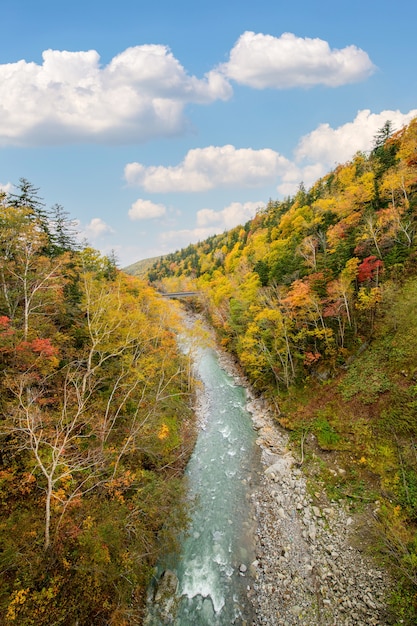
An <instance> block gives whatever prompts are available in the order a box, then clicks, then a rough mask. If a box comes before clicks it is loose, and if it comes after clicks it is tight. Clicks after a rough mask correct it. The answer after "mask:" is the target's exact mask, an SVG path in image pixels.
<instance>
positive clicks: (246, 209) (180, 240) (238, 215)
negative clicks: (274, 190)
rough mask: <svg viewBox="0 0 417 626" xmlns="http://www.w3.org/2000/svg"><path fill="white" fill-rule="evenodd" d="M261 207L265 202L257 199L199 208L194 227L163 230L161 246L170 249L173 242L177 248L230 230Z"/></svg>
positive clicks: (251, 216) (246, 219)
mask: <svg viewBox="0 0 417 626" xmlns="http://www.w3.org/2000/svg"><path fill="white" fill-rule="evenodd" d="M263 207H265V203H264V202H262V201H259V202H244V203H242V202H232V203H231V204H230V205H229V206H226V207H224V209H221V210H219V211H215V210H213V209H201V210H200V211H198V212H197V221H196V227H195V228H186V229H181V230H169V231H165V232H163V233H161V234H160V237H159V238H160V241H161V243H162V245H163V246H168V248H169V249H172V245H173V244H175V247H176V249H178V248H181V247H184V246H186V245H188V244H189V243H197V242H198V241H204V239H207V237H210V236H211V235H216V234H219V233H222V232H224V231H226V230H230V229H231V228H234V227H235V226H238V225H239V224H242V225H243V224H245V223H246V222H247V221H248V220H250V219H252V218H253V217H254V216H255V214H256V211H257V210H258V209H260V208H263Z"/></svg>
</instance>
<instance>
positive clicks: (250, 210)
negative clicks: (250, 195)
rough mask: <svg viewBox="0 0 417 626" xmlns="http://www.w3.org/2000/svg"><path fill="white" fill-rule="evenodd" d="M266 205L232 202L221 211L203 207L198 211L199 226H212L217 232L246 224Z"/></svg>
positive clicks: (262, 203)
mask: <svg viewBox="0 0 417 626" xmlns="http://www.w3.org/2000/svg"><path fill="white" fill-rule="evenodd" d="M263 207H265V202H262V201H259V202H244V203H242V202H232V203H231V204H229V206H227V207H225V208H224V209H222V210H221V211H214V210H213V209H201V210H200V211H198V212H197V226H198V227H200V228H207V227H209V226H212V227H213V228H214V229H215V230H216V232H222V231H223V230H230V229H231V228H234V227H235V226H237V225H238V224H245V222H247V221H248V220H250V219H252V218H253V217H254V216H255V214H256V211H257V210H258V209H259V208H263Z"/></svg>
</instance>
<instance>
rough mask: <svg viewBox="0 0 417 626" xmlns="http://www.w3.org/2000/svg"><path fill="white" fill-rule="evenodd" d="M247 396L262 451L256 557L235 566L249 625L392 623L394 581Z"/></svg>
mask: <svg viewBox="0 0 417 626" xmlns="http://www.w3.org/2000/svg"><path fill="white" fill-rule="evenodd" d="M221 360H222V365H223V367H225V368H226V369H228V370H229V372H230V373H232V374H233V375H234V376H235V380H236V382H238V383H239V384H241V385H244V386H245V387H246V388H247V389H248V385H247V382H246V381H245V379H244V378H243V377H242V376H240V374H239V372H238V369H237V368H236V367H235V366H234V364H233V361H232V360H231V359H229V358H228V357H227V356H225V355H223V357H222V358H221ZM248 398H249V399H248V410H249V411H250V413H251V414H252V418H253V424H254V428H255V429H256V430H257V431H258V439H257V444H258V445H259V446H260V448H261V453H262V471H261V476H259V477H257V479H256V480H254V485H255V486H254V491H253V493H252V503H251V504H252V507H250V508H251V510H252V515H253V516H254V521H255V525H256V538H255V543H256V545H255V554H256V559H255V560H254V561H253V562H252V563H251V564H248V565H247V566H246V564H244V565H243V567H242V568H241V571H240V575H241V576H246V578H247V593H248V597H249V599H250V601H251V604H252V606H253V609H254V616H255V617H254V619H253V620H252V621H251V624H252V626H258V625H259V626H261V625H262V626H263V625H264V626H280V625H282V626H284V625H285V626H292V625H297V626H358V625H361V626H376V625H379V626H382V625H387V624H390V623H392V622H391V621H390V619H389V616H388V611H387V598H388V595H389V593H390V589H391V586H392V584H393V583H392V581H391V580H390V579H389V577H388V575H387V574H386V573H385V572H384V571H383V570H381V569H380V568H379V567H378V566H377V565H376V563H375V562H374V560H373V559H371V557H370V556H369V555H367V553H366V551H365V550H363V549H361V545H360V541H358V520H357V518H356V516H355V513H354V512H352V510H351V508H350V506H349V503H347V502H343V501H342V502H336V501H328V499H327V498H326V495H325V493H324V492H320V493H314V494H310V493H309V491H308V489H307V480H306V476H305V475H304V473H303V471H302V469H301V468H300V464H299V463H297V461H296V459H295V458H294V457H293V455H292V454H291V452H290V451H289V449H288V435H287V433H286V432H285V431H284V429H280V428H279V427H278V426H277V425H276V423H274V421H273V419H272V414H271V411H270V409H269V408H268V406H267V404H266V403H265V402H264V401H263V400H262V399H257V398H255V397H254V396H253V395H252V394H251V392H250V390H249V389H248ZM340 471H341V472H343V470H342V469H340ZM375 506H377V503H376V504H375ZM361 533H365V534H366V528H365V529H364V528H362V529H361ZM361 536H362V537H363V536H364V535H363V534H362V535H361ZM358 544H359V545H358ZM246 567H247V569H246ZM243 626H249V622H246V623H244V624H243Z"/></svg>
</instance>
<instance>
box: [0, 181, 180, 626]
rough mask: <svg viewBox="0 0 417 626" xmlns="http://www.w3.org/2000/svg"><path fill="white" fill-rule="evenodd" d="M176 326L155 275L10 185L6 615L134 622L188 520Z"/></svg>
mask: <svg viewBox="0 0 417 626" xmlns="http://www.w3.org/2000/svg"><path fill="white" fill-rule="evenodd" d="M175 327H176V323H175V320H174V319H173V315H172V312H169V311H168V309H167V307H166V303H165V302H164V301H162V299H161V298H159V297H156V296H155V294H154V291H153V290H152V289H151V288H150V287H148V286H147V285H146V284H145V283H143V282H142V281H140V280H139V279H137V278H133V277H130V276H127V275H126V274H124V273H122V272H120V271H118V270H117V268H116V266H115V264H114V262H113V261H112V259H109V258H107V257H102V256H100V255H99V254H98V253H97V252H96V251H95V250H93V249H91V248H88V247H84V248H80V247H79V246H78V245H77V244H76V239H75V235H74V231H73V224H72V222H71V220H69V219H68V217H67V215H66V214H65V211H64V210H63V209H62V207H60V206H59V205H58V206H55V207H54V208H53V209H52V211H46V210H45V207H44V205H43V203H42V201H41V200H40V198H39V197H38V195H37V189H35V188H34V187H33V186H32V185H31V184H30V183H28V181H26V180H24V179H22V180H21V184H20V188H19V193H17V194H15V195H6V194H3V196H2V197H1V199H0V405H1V413H0V441H1V447H0V567H1V577H0V622H1V623H2V624H18V625H19V626H29V625H32V624H36V625H39V626H40V625H45V626H50V625H51V624H54V625H57V624H64V625H69V624H74V625H75V624H91V625H95V624H97V625H98V624H106V625H108V624H114V625H117V626H122V625H123V624H126V625H127V624H129V625H131V624H139V623H141V608H142V601H143V594H144V589H145V586H146V584H147V581H148V577H149V572H150V570H151V567H152V566H153V564H154V563H155V560H156V558H157V557H158V554H160V553H161V552H162V553H163V552H164V551H165V550H166V549H167V547H172V545H171V541H172V537H170V535H169V532H168V531H169V530H172V531H175V529H176V528H178V527H179V525H181V524H182V522H183V521H184V520H183V519H182V517H183V516H184V512H182V511H181V509H180V508H179V507H178V501H179V494H180V492H181V489H182V487H181V481H180V476H181V472H182V469H183V467H184V463H185V460H186V458H187V455H188V453H189V448H190V447H191V445H192V419H191V411H190V402H189V399H190V390H189V388H188V383H189V377H188V371H187V363H185V362H184V360H183V357H182V356H181V355H179V354H178V352H177V346H176V341H175V335H174V330H175ZM164 524H165V526H164V529H166V530H163V531H162V532H161V529H162V527H163V525H164ZM157 537H158V540H157Z"/></svg>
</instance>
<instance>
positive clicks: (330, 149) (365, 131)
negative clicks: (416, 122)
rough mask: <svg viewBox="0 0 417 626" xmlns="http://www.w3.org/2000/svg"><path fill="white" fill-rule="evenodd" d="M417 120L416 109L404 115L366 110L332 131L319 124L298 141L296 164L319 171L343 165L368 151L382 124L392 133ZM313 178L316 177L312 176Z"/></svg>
mask: <svg viewBox="0 0 417 626" xmlns="http://www.w3.org/2000/svg"><path fill="white" fill-rule="evenodd" d="M416 116H417V109H413V110H411V111H409V112H408V113H401V112H400V111H389V110H388V111H381V113H371V111H370V110H369V109H365V110H363V111H359V112H358V114H357V115H356V117H355V119H354V120H353V121H352V122H348V123H346V124H343V125H342V126H339V127H338V128H332V127H331V126H330V125H329V124H320V126H318V127H317V128H316V129H315V130H313V131H312V132H311V133H309V134H308V135H305V136H304V137H302V138H301V140H300V142H299V144H298V146H297V148H296V151H295V156H296V160H297V162H298V163H300V162H302V161H309V162H315V163H320V164H321V165H322V167H323V168H326V169H327V168H329V167H330V168H331V167H334V166H335V165H336V164H337V163H345V162H346V161H348V160H349V159H351V158H352V156H353V155H354V154H355V153H356V152H358V151H359V150H360V151H363V152H367V151H369V150H371V149H372V145H373V142H374V137H375V135H376V134H377V132H378V130H380V129H381V128H382V127H383V126H384V124H385V122H387V121H388V120H390V121H391V122H392V127H393V129H394V130H399V129H400V128H402V127H403V126H405V125H406V124H408V123H409V122H410V121H411V120H412V119H413V118H414V117H416ZM316 178H317V176H316Z"/></svg>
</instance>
